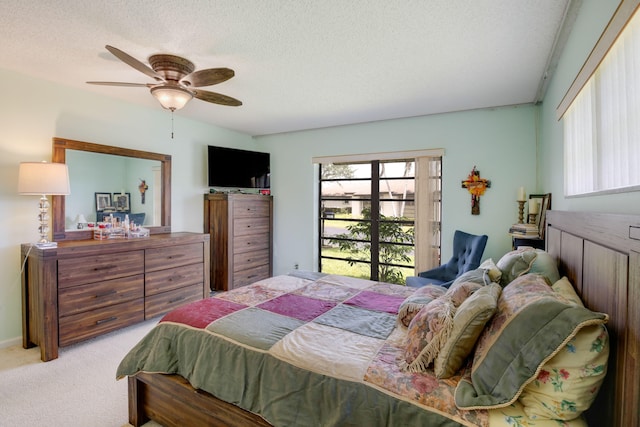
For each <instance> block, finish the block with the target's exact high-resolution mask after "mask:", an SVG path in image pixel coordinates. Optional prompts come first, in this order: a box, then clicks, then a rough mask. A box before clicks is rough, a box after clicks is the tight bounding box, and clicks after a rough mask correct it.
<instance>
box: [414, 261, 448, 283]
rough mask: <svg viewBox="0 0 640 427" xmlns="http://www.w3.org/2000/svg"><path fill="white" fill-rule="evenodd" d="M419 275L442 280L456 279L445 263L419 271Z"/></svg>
mask: <svg viewBox="0 0 640 427" xmlns="http://www.w3.org/2000/svg"><path fill="white" fill-rule="evenodd" d="M418 276H420V277H423V278H425V279H436V280H439V281H441V282H448V281H450V280H451V279H455V274H454V277H453V278H452V277H451V272H450V271H449V270H448V269H447V265H446V264H443V265H441V266H439V267H436V268H432V269H431V270H427V271H423V272H422V273H418Z"/></svg>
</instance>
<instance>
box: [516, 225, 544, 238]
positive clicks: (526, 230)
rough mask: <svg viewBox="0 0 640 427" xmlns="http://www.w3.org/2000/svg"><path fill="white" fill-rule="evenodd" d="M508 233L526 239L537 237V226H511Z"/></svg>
mask: <svg viewBox="0 0 640 427" xmlns="http://www.w3.org/2000/svg"><path fill="white" fill-rule="evenodd" d="M509 233H511V234H517V235H519V236H526V237H538V226H537V225H535V224H513V225H512V226H511V228H510V229H509Z"/></svg>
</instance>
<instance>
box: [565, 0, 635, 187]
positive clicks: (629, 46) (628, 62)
mask: <svg viewBox="0 0 640 427" xmlns="http://www.w3.org/2000/svg"><path fill="white" fill-rule="evenodd" d="M634 10H635V9H634ZM615 18H616V17H615V16H614V19H612V21H614V20H615ZM603 38H604V37H603ZM595 50H596V51H601V50H603V48H602V49H595ZM602 56H603V58H602V61H601V62H600V64H599V65H598V66H597V67H595V70H594V72H593V73H592V74H591V75H590V77H589V78H588V80H586V82H585V83H584V85H583V86H582V88H581V89H580V91H579V93H578V94H577V96H576V97H575V99H573V101H572V102H571V103H570V104H569V106H568V107H567V109H566V111H563V114H564V115H563V126H564V173H565V195H567V196H576V195H582V194H593V193H608V192H620V191H631V190H639V189H640V168H638V165H639V164H640V14H638V13H636V14H635V15H634V16H633V17H632V18H631V19H630V21H629V22H628V24H627V25H626V27H625V28H624V30H622V32H621V33H620V34H619V36H618V37H617V39H616V40H615V43H613V44H612V46H611V49H609V51H608V52H607V53H606V54H603V55H602ZM590 59H591V58H590ZM588 62H589V60H588ZM562 104H566V102H565V101H564V100H563V103H562ZM562 104H561V106H562ZM559 108H560V107H559Z"/></svg>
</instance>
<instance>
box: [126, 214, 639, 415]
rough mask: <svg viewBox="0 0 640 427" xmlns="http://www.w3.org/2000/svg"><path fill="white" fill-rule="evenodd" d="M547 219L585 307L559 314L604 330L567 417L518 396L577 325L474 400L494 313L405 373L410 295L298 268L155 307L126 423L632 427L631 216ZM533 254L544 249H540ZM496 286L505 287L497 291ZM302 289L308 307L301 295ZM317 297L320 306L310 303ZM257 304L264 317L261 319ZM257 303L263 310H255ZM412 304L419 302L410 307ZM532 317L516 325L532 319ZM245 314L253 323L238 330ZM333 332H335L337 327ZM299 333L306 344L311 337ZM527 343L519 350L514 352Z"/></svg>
mask: <svg viewBox="0 0 640 427" xmlns="http://www.w3.org/2000/svg"><path fill="white" fill-rule="evenodd" d="M547 221H548V230H547V239H548V240H547V251H546V252H544V254H545V256H547V255H548V256H549V257H551V258H552V259H553V260H554V261H553V263H554V264H555V263H557V265H558V266H559V267H560V271H559V273H561V274H562V275H563V276H566V277H564V279H566V283H570V284H572V285H573V286H574V287H575V291H576V293H577V294H578V295H580V297H581V299H582V301H583V302H584V304H585V306H586V307H587V308H582V307H579V306H578V303H579V301H578V303H575V305H571V304H569V305H567V304H565V303H563V304H564V305H562V307H563V309H562V310H565V308H566V307H569V306H570V308H571V310H574V311H576V312H579V313H581V315H583V316H586V317H585V318H583V319H581V320H579V323H580V325H581V326H580V328H582V329H580V331H586V330H587V329H588V328H587V327H586V326H585V327H582V325H589V327H590V328H600V330H605V331H606V332H607V334H608V341H607V345H608V348H607V349H608V352H609V354H608V358H607V361H608V364H607V365H606V377H605V376H604V371H603V370H602V369H600V371H601V372H600V374H601V375H600V376H601V377H602V378H604V381H602V379H600V380H599V382H597V385H596V386H593V387H592V388H593V390H591V393H593V394H594V395H595V396H597V397H596V400H595V402H593V405H591V409H589V410H588V411H587V412H585V413H584V414H582V415H581V416H579V417H577V418H575V419H573V420H571V421H562V422H560V423H558V422H557V421H551V420H545V419H543V418H544V417H538V418H537V419H535V421H534V422H530V421H527V418H526V416H525V415H524V412H523V404H522V402H521V401H524V400H523V399H521V398H520V397H517V396H522V395H520V393H523V394H524V393H525V392H523V390H526V389H527V388H529V387H533V386H534V385H535V384H538V385H539V384H540V383H545V382H546V379H548V377H543V376H541V375H540V374H541V373H543V372H546V370H545V367H547V366H551V365H549V364H550V363H551V362H552V361H553V360H556V358H557V357H559V356H560V355H559V351H560V349H563V350H564V349H567V348H569V347H570V346H571V345H572V343H573V341H570V340H573V339H574V338H575V337H577V336H578V335H579V334H576V332H575V331H578V329H579V328H570V330H571V331H574V332H571V333H570V332H567V335H566V336H562V337H559V338H553V339H556V340H560V341H562V345H558V343H555V344H553V345H552V347H553V348H556V350H555V351H554V352H553V353H549V354H548V355H547V356H540V357H542V358H543V359H544V360H542V359H541V360H539V362H540V363H539V364H537V363H538V362H536V367H535V369H534V371H535V372H533V371H532V372H530V373H529V374H527V375H528V376H530V375H531V374H532V373H534V374H535V375H533V376H531V379H529V380H527V382H526V383H524V382H523V383H522V387H521V386H520V385H515V387H516V389H518V390H517V393H518V395H517V396H516V395H514V394H513V392H511V391H508V390H507V392H508V393H511V394H507V395H506V397H504V396H501V400H500V401H498V402H497V403H496V402H495V401H491V402H489V403H486V399H489V400H491V399H492V396H487V395H483V394H482V393H480V392H478V389H474V387H476V388H478V387H480V385H479V384H480V381H479V380H478V379H479V378H480V379H484V377H482V375H483V373H482V372H483V370H482V367H483V366H485V365H487V363H485V360H487V359H488V356H486V354H487V353H486V352H485V353H483V351H488V350H486V349H487V348H488V349H491V348H498V345H497V344H496V345H488V344H486V343H488V342H492V341H491V340H494V339H496V340H498V341H496V342H500V343H506V342H508V341H504V342H503V341H500V340H502V338H501V337H502V336H503V335H508V334H506V333H504V334H502V332H500V334H502V335H500V334H498V333H496V329H495V328H498V327H501V326H500V324H499V322H496V323H495V325H497V326H495V325H494V327H493V328H494V329H492V327H491V325H493V323H492V322H493V321H494V319H496V317H497V316H493V318H492V319H491V320H488V322H489V323H487V327H486V328H485V329H484V330H483V334H482V335H480V337H479V338H477V340H478V343H477V345H476V347H475V348H474V349H473V350H472V351H473V352H474V353H473V355H470V357H468V358H466V359H465V362H463V366H461V367H460V369H459V370H456V371H455V373H453V374H452V375H451V376H449V377H447V378H440V379H438V378H436V376H435V374H434V371H436V367H437V366H438V365H437V359H436V362H434V361H433V360H431V362H433V364H432V365H430V366H429V367H428V368H427V372H422V371H421V370H420V369H417V371H416V370H411V369H407V367H408V366H409V364H408V363H407V362H408V361H409V360H405V361H404V362H405V365H404V366H403V364H402V363H399V361H400V362H402V360H401V359H402V357H403V354H405V353H403V349H404V347H403V346H406V342H407V340H406V334H407V330H409V331H411V325H412V324H413V323H416V322H413V323H411V322H409V325H408V326H409V327H407V325H400V324H399V319H400V316H399V314H398V313H406V311H403V310H406V307H407V304H406V302H407V301H408V300H410V299H411V298H412V297H414V296H415V295H413V292H416V290H415V289H408V288H406V287H401V286H396V285H390V284H385V283H378V282H371V281H364V280H358V279H350V278H345V277H340V276H325V275H321V274H317V273H304V272H297V273H295V274H292V275H286V276H279V277H276V278H270V279H267V280H265V281H261V282H258V283H256V284H253V285H250V286H248V287H244V288H241V289H238V290H234V291H230V292H226V293H222V294H218V295H216V296H215V297H214V298H210V299H207V300H203V301H200V302H198V303H195V304H192V305H189V306H184V307H182V308H181V309H178V310H176V311H174V312H171V313H169V314H168V315H167V316H165V317H164V318H163V320H162V321H161V322H160V323H159V325H158V326H157V327H156V328H154V330H153V331H151V332H150V334H149V335H147V337H145V338H144V339H143V340H142V341H141V342H140V343H139V344H138V345H137V346H136V347H134V349H132V350H131V352H130V353H129V354H128V355H127V356H126V357H125V359H124V360H123V362H122V363H121V365H120V367H119V368H118V372H117V376H118V377H119V378H122V377H125V376H127V377H128V384H129V422H130V423H131V424H133V425H134V426H140V425H142V424H144V423H145V422H146V421H147V420H148V419H153V420H155V421H157V422H159V423H160V424H162V425H165V426H171V425H238V426H240V425H264V426H267V425H278V426H280V425H420V424H421V425H430V426H431V425H434V426H437V425H441V426H460V425H470V426H472V425H484V426H491V427H494V426H526V425H536V426H538V427H544V426H546V425H549V426H551V425H554V426H557V425H559V424H560V425H565V426H584V425H586V422H588V423H589V425H612V426H637V425H638V419H639V417H638V387H639V385H640V378H638V372H637V370H638V361H637V359H636V356H637V344H638V323H639V319H638V314H637V313H635V312H634V310H633V309H632V308H634V307H638V302H639V298H638V295H637V292H638V285H640V284H639V283H638V280H639V277H640V258H639V257H638V254H640V217H635V216H624V215H606V214H587V213H571V212H556V211H552V212H549V213H548V219H547ZM541 252H542V251H541ZM518 256H520V255H519V254H518ZM538 259H543V257H542V255H539V258H538ZM500 261H502V260H500ZM484 271H485V272H487V271H488V270H484ZM530 273H531V272H528V273H527V274H522V275H517V276H519V277H518V278H517V279H515V280H514V283H515V282H523V285H522V288H521V289H530V288H531V287H532V286H534V285H536V283H537V285H539V282H540V279H539V277H538V275H536V274H530ZM515 276H516V275H514V277H515ZM484 279H485V278H484V275H483V280H484ZM545 280H546V281H547V282H548V284H551V283H552V282H555V280H550V279H545ZM527 281H528V282H527ZM534 282H536V283H534ZM546 287H548V286H546ZM485 288H488V287H485ZM459 289H462V286H460V287H459ZM474 289H475V288H474ZM506 289H507V288H506V287H505V288H504V290H503V295H506V294H508V293H509V292H508V291H505V290H506ZM476 290H477V289H476ZM474 292H475V290H474ZM545 292H546V291H545ZM469 294H470V295H471V294H472V293H471V292H470V293H469ZM475 294H479V292H475ZM520 295H523V294H520ZM309 296H311V297H312V298H311V299H313V300H314V301H316V303H315V304H311V305H309V301H308V299H309V298H308V297H309ZM320 300H322V301H323V303H317V301H320ZM462 304H464V302H462ZM427 305H428V304H427ZM431 305H433V304H431ZM431 305H429V306H431ZM425 306H426V305H425ZM423 307H424V306H423ZM457 307H458V308H459V307H462V305H460V304H458V306H457ZM589 309H590V310H589ZM498 310H500V308H499V304H498ZM264 311H269V314H268V315H266V316H265V313H264ZM427 311H428V310H427ZM255 312H260V314H259V315H261V316H263V317H254V316H255V315H256V313H255ZM362 312H368V313H371V312H375V316H373V317H365V318H362V317H361V315H362ZM424 312H425V310H422V309H419V310H418V311H417V313H418V314H414V315H415V316H418V315H419V314H421V313H424ZM564 312H565V311H563V313H564ZM426 315H428V314H426ZM536 317H538V316H536ZM536 317H533V318H531V319H528V321H529V322H536V321H538V320H536ZM256 319H258V320H256ZM292 319H293V320H292ZM363 319H364V320H363ZM607 321H608V322H607ZM247 323H251V324H252V325H253V326H252V328H250V329H245V330H242V329H239V328H238V325H242V324H247ZM505 323H509V324H511V322H505ZM605 323H606V327H604V324H605ZM331 330H333V331H338V333H337V335H332V334H333V333H330V332H329V331H331ZM488 330H491V333H487V332H486V331H488ZM580 334H581V332H580ZM493 335H496V336H498V338H495V337H494V336H493ZM601 335H602V334H601ZM311 337H315V338H313V339H311ZM318 337H319V340H318ZM505 339H506V338H505ZM509 339H513V338H509ZM309 342H313V343H314V344H311V345H310V346H309V345H308V343H309ZM431 342H432V343H433V342H434V341H431ZM594 342H595V341H594ZM511 347H518V348H519V347H520V345H518V346H513V345H512V346H511ZM523 348H524V346H523ZM331 349H338V351H337V352H334V351H329V350H331ZM481 349H482V351H480V350H481ZM518 351H520V352H522V349H518ZM316 352H320V354H321V355H320V356H317V355H315V354H314V353H316ZM528 353H529V351H525V356H526V355H527V354H528ZM423 354H424V352H421V353H420V355H421V356H422V355H423ZM478 354H480V356H478ZM520 356H522V354H520ZM404 357H406V356H404ZM458 358H459V357H458ZM445 360H446V359H445ZM345 361H346V362H347V364H346V365H344V362H345ZM414 361H415V360H414ZM472 362H473V363H472ZM444 363H446V361H445V362H444ZM427 365H429V364H427ZM509 365H511V362H509ZM589 366H591V365H589ZM594 366H595V365H594ZM598 366H600V365H598ZM432 367H433V368H432ZM389 369H390V370H391V371H393V372H392V373H391V374H390V373H389ZM492 369H494V368H492ZM548 370H549V371H552V369H551V368H549V369H548ZM594 371H597V369H594ZM505 372H508V371H506V370H505ZM561 372H562V370H561ZM503 377H510V375H503ZM550 382H552V381H550ZM461 384H464V387H463V386H460V385H461ZM503 385H504V384H502V383H500V387H503ZM525 385H526V387H525ZM556 385H557V384H556ZM600 385H601V390H600V391H599V392H597V391H598V389H599V388H600ZM505 387H506V388H509V387H513V386H512V385H510V384H507V385H506V386H505ZM520 389H523V390H520ZM205 390H207V391H205ZM480 391H481V390H480ZM530 395H534V393H530ZM514 396H515V397H514ZM512 397H514V399H515V400H514V399H512ZM465 399H466V400H465ZM474 399H475V400H474ZM483 399H485V400H483ZM228 402H232V403H228ZM465 405H466V406H465ZM483 405H484V406H483ZM459 406H460V407H459ZM485 406H487V407H491V406H493V407H494V408H493V409H484V407H485ZM242 408H245V409H242ZM461 408H462V409H461Z"/></svg>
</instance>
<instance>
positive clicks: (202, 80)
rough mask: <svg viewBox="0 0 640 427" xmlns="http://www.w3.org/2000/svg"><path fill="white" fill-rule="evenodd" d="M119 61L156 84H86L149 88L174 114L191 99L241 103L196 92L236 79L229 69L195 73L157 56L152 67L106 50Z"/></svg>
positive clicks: (180, 61) (175, 59)
mask: <svg viewBox="0 0 640 427" xmlns="http://www.w3.org/2000/svg"><path fill="white" fill-rule="evenodd" d="M105 47H106V48H107V50H108V51H109V52H111V53H112V54H113V55H115V56H116V57H117V58H118V59H120V60H121V61H122V62H124V63H125V64H127V65H130V66H131V67H133V68H135V69H136V70H138V71H140V72H142V73H144V74H146V75H147V76H149V77H151V78H153V79H154V80H155V82H154V83H121V82H87V83H89V84H93V85H105V86H127V87H147V88H149V89H151V94H152V95H153V96H155V97H156V98H157V99H158V101H159V102H160V105H162V107H163V108H166V109H167V110H171V112H173V111H175V110H179V109H181V108H182V107H184V106H185V105H186V104H187V102H189V101H190V100H191V99H192V98H198V99H201V100H202V101H206V102H211V103H214V104H220V105H227V106H231V107H238V106H240V105H242V102H241V101H239V100H237V99H235V98H232V97H230V96H227V95H222V94H220V93H216V92H209V91H207V90H202V89H196V88H199V87H202V86H212V85H215V84H218V83H222V82H224V81H226V80H229V79H230V78H231V77H233V76H234V75H235V73H234V71H233V70H231V69H229V68H208V69H204V70H199V71H195V65H193V62H191V61H189V60H188V59H185V58H181V57H179V56H175V55H166V54H157V55H151V56H150V57H149V64H150V65H151V67H149V66H147V65H146V64H144V63H142V62H140V61H138V60H137V59H135V58H134V57H133V56H131V55H129V54H127V53H125V52H123V51H121V50H120V49H118V48H115V47H113V46H109V45H107V46H105Z"/></svg>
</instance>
